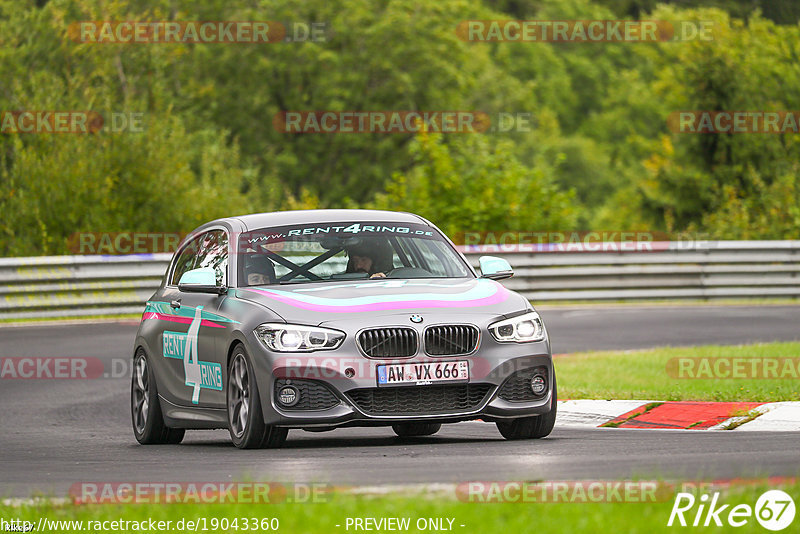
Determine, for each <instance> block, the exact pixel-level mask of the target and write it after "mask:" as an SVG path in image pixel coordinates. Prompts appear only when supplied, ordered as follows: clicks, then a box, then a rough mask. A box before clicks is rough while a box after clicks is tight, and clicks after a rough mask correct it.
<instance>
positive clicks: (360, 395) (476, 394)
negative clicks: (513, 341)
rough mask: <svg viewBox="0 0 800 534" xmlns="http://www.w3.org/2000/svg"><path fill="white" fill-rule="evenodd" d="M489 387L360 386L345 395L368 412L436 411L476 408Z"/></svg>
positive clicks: (424, 412)
mask: <svg viewBox="0 0 800 534" xmlns="http://www.w3.org/2000/svg"><path fill="white" fill-rule="evenodd" d="M493 388H494V386H493V385H491V384H457V385H454V384H449V385H448V384H441V385H429V386H419V387H392V388H364V389H355V390H352V391H349V392H348V393H347V396H348V397H349V398H350V400H352V401H353V403H354V404H355V405H356V406H358V408H359V409H360V410H361V411H362V412H364V413H366V414H370V415H438V414H448V413H459V412H469V411H473V410H477V409H478V408H479V407H480V406H481V405H482V404H483V402H484V399H485V398H486V396H487V395H488V394H489V393H490V392H491V391H492V389H493Z"/></svg>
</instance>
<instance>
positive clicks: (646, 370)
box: [555, 342, 800, 402]
mask: <svg viewBox="0 0 800 534" xmlns="http://www.w3.org/2000/svg"><path fill="white" fill-rule="evenodd" d="M680 358H730V359H734V358H740V359H741V358H744V359H747V360H748V362H749V361H750V359H753V358H767V359H772V358H795V359H796V360H795V363H794V365H795V367H794V369H795V370H796V371H797V372H800V369H797V367H798V362H799V361H800V360H797V359H798V358H800V343H798V342H790V343H762V344H754V345H738V346H719V345H708V346H702V347H685V348H684V347H680V348H672V347H670V348H659V349H649V350H636V351H608V352H605V351H604V352H585V353H576V354H569V355H564V356H559V357H557V358H556V359H555V366H556V373H557V375H558V388H559V392H558V393H559V397H560V398H562V399H647V400H661V401H759V402H777V401H800V379H798V378H792V377H789V378H718V377H717V378H705V377H704V378H681V377H679V376H675V369H676V367H675V363H676V361H677V359H680ZM668 363H669V365H670V369H672V371H671V372H670V371H669V370H668ZM782 365H783V364H781V367H780V369H782V368H783V367H782ZM696 368H699V366H698V367H696ZM723 369H725V368H723ZM711 370H712V373H715V372H714V370H713V367H712V368H711ZM731 374H732V373H731ZM701 376H708V375H702V374H701Z"/></svg>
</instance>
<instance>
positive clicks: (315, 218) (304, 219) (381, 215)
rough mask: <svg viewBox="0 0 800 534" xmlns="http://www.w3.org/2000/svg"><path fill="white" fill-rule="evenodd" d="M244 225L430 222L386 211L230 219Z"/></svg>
mask: <svg viewBox="0 0 800 534" xmlns="http://www.w3.org/2000/svg"><path fill="white" fill-rule="evenodd" d="M229 219H235V220H237V221H239V222H240V223H242V224H243V225H244V226H245V228H246V229H247V230H257V229H259V228H269V227H274V226H285V225H292V224H315V223H334V222H387V223H422V224H429V223H428V221H426V220H425V219H423V218H422V217H420V216H419V215H414V214H413V213H406V212H400V211H384V210H294V211H273V212H270V213H252V214H250V215H239V216H237V217H229Z"/></svg>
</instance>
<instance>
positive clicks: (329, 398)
mask: <svg viewBox="0 0 800 534" xmlns="http://www.w3.org/2000/svg"><path fill="white" fill-rule="evenodd" d="M288 385H292V386H294V387H296V388H297V391H299V392H300V400H298V401H297V404H295V405H294V406H283V405H282V404H280V403H279V402H278V394H279V392H280V390H281V388H282V387H284V386H288ZM275 403H276V404H277V405H278V406H280V407H281V410H327V409H328V408H333V407H334V406H336V405H337V404H339V403H340V401H339V399H338V398H337V397H336V395H334V394H333V392H331V390H330V389H328V388H327V387H326V386H325V385H323V384H322V383H321V382H317V381H316V380H295V379H285V378H280V379H278V380H276V381H275Z"/></svg>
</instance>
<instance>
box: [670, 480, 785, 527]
mask: <svg viewBox="0 0 800 534" xmlns="http://www.w3.org/2000/svg"><path fill="white" fill-rule="evenodd" d="M719 496H720V494H719V492H715V493H714V494H713V495H712V496H709V495H708V494H707V493H703V494H702V495H701V496H700V497H699V498H696V497H695V495H694V494H692V493H683V492H681V493H678V494H677V495H676V496H675V503H674V504H673V505H672V512H670V514H669V521H668V522H667V526H668V527H671V526H673V525H675V526H678V525H680V526H682V527H686V526H693V527H699V526H703V527H708V526H718V527H721V526H723V525H724V524H727V525H730V526H732V527H742V526H744V525H746V524H748V523H749V522H750V520H751V519H752V518H753V517H755V519H756V521H758V523H759V524H760V525H761V526H762V527H764V528H765V529H767V530H773V531H779V530H783V529H785V528H786V527H788V526H789V525H791V524H792V521H794V515H795V505H794V500H793V499H792V497H791V496H790V495H789V494H788V493H786V492H784V491H781V490H770V491H767V492H765V493H763V494H762V495H761V496H760V497H759V498H758V500H757V501H756V505H755V507H753V506H750V505H749V504H737V505H735V506H733V507H731V505H730V504H721V503H719Z"/></svg>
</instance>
